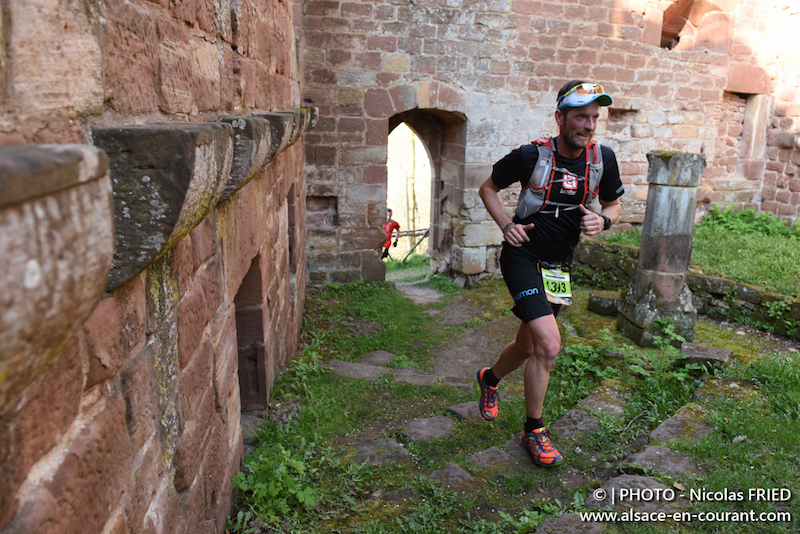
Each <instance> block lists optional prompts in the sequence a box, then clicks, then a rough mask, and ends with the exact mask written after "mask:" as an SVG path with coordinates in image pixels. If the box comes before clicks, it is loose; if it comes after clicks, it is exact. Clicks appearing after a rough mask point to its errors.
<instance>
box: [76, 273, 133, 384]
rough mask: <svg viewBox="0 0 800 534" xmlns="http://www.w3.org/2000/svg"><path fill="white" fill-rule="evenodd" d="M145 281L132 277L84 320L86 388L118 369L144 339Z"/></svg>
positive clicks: (102, 301)
mask: <svg viewBox="0 0 800 534" xmlns="http://www.w3.org/2000/svg"><path fill="white" fill-rule="evenodd" d="M145 302H146V298H145V294H144V283H143V280H142V278H141V277H138V278H135V279H134V280H131V282H130V283H128V284H125V285H124V286H122V287H121V288H119V290H118V291H116V292H114V293H113V294H111V295H108V296H106V297H105V298H104V299H103V300H101V301H100V303H99V304H98V305H97V307H96V308H95V309H94V311H93V312H92V314H91V315H90V316H89V318H88V319H87V320H86V322H85V323H84V324H83V328H82V330H83V338H84V341H85V343H86V354H87V361H88V364H89V367H88V369H87V370H86V374H87V376H86V389H91V388H92V387H94V386H95V385H96V384H98V383H100V382H102V381H103V380H105V379H107V378H108V377H110V376H112V375H113V374H114V373H116V372H117V371H118V370H119V369H120V368H122V366H124V365H125V363H126V362H127V361H128V358H130V357H131V353H132V352H134V347H136V346H137V345H139V344H140V343H143V342H144V337H145V327H146V319H147V317H146V315H147V313H146V308H145Z"/></svg>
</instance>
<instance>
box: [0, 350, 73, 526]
mask: <svg viewBox="0 0 800 534" xmlns="http://www.w3.org/2000/svg"><path fill="white" fill-rule="evenodd" d="M82 371H83V367H82V365H81V351H80V339H79V336H77V335H76V336H73V337H72V339H71V340H70V341H69V343H68V344H67V347H66V348H65V349H64V351H63V352H62V353H61V355H60V356H58V357H57V358H56V360H55V361H54V362H53V365H51V366H50V367H49V368H48V369H47V370H46V371H45V372H43V373H42V374H41V375H39V377H38V378H37V379H36V380H34V382H33V383H32V384H30V385H29V386H28V387H27V388H26V389H25V391H23V393H22V395H20V397H19V401H18V402H17V403H15V405H14V407H13V408H12V409H9V411H8V412H7V413H6V414H5V415H4V416H3V417H2V418H0V428H2V429H3V432H0V486H2V487H3V491H2V492H0V528H3V526H4V525H5V524H6V523H7V522H8V521H9V520H10V519H11V516H12V515H13V514H14V512H15V511H16V505H14V504H13V502H14V500H15V494H16V491H17V489H18V488H19V486H20V484H21V483H22V482H23V481H24V480H25V476H26V475H27V474H28V471H29V470H30V469H31V467H32V466H33V465H34V464H35V463H36V462H37V461H39V460H40V459H41V458H42V457H43V456H44V455H45V454H46V453H47V452H48V451H49V450H50V449H51V448H52V447H53V446H54V445H55V444H56V443H58V441H59V440H60V439H61V437H62V436H63V435H64V433H65V432H67V430H68V429H69V427H70V425H71V424H72V422H73V421H74V419H75V417H76V416H77V415H78V408H79V404H80V398H81V390H82V378H83V376H82V374H83V372H82ZM54 391H57V392H58V402H53V395H52V392H54Z"/></svg>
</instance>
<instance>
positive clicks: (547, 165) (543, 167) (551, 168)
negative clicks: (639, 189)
mask: <svg viewBox="0 0 800 534" xmlns="http://www.w3.org/2000/svg"><path fill="white" fill-rule="evenodd" d="M532 144H534V145H536V148H537V150H538V151H539V158H538V159H537V160H536V166H535V167H534V168H533V172H532V173H531V178H530V180H529V181H528V185H526V186H524V187H523V188H522V192H521V193H520V194H519V201H518V202H517V209H516V210H515V213H516V214H517V217H519V218H520V219H525V218H526V217H530V216H531V215H533V214H534V213H537V212H540V211H541V212H542V213H553V214H555V216H556V217H558V212H559V210H573V209H578V205H576V204H566V203H563V202H555V201H551V200H550V192H551V190H552V189H553V184H554V183H563V182H566V181H567V179H566V178H564V176H570V177H571V179H577V178H579V177H576V176H575V175H574V174H572V173H571V172H570V171H568V170H567V169H562V168H559V167H556V156H555V150H554V149H553V139H552V138H551V137H542V138H540V139H537V140H536V141H532ZM556 172H559V173H560V174H561V178H556V177H555V176H556ZM602 177H603V154H602V151H601V150H600V143H598V142H597V141H595V140H594V139H592V140H591V141H590V142H589V145H588V146H587V147H586V172H585V173H584V176H583V180H584V182H585V183H586V187H585V188H584V192H583V198H582V199H581V202H580V204H583V205H585V203H586V197H587V196H588V195H589V193H591V194H592V195H596V194H597V193H598V191H599V187H600V179H601V178H602Z"/></svg>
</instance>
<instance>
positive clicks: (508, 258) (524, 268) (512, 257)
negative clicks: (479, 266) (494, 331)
mask: <svg viewBox="0 0 800 534" xmlns="http://www.w3.org/2000/svg"><path fill="white" fill-rule="evenodd" d="M500 269H501V270H502V272H503V280H505V282H506V285H507V286H508V290H509V292H511V298H512V299H514V307H513V308H512V310H511V311H513V312H514V315H516V316H517V317H519V318H520V320H521V321H522V322H523V323H526V324H527V323H529V322H531V321H533V320H534V319H538V318H539V317H544V316H545V315H550V314H553V315H555V316H556V317H558V312H559V311H560V309H561V305H560V304H551V303H550V301H548V300H547V295H545V292H544V282H543V281H542V273H541V271H540V270H539V261H538V260H537V259H536V258H534V257H532V256H530V255H529V254H526V253H525V252H523V251H522V250H520V249H519V248H517V247H513V246H511V245H509V244H508V243H503V252H502V253H501V254H500Z"/></svg>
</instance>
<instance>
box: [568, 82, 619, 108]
mask: <svg viewBox="0 0 800 534" xmlns="http://www.w3.org/2000/svg"><path fill="white" fill-rule="evenodd" d="M592 95H603V100H602V101H601V104H600V105H604V106H607V105H609V104H611V97H610V96H608V95H606V92H605V89H603V86H602V85H600V84H598V83H581V84H578V85H576V86H575V87H573V88H572V89H570V90H569V91H567V92H566V93H564V94H563V95H561V98H559V99H558V103H557V104H556V107H557V108H559V109H561V108H562V107H564V106H566V105H571V106H576V105H583V104H585V103H589V102H592V101H594V100H596V99H597V98H598V97H595V98H591V96H592ZM570 96H572V97H571V98H568V97H570ZM587 97H589V98H587ZM565 100H569V101H570V103H567V102H565Z"/></svg>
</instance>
